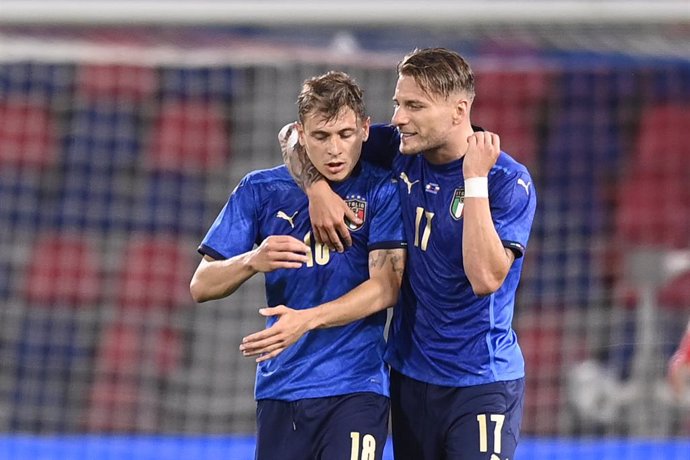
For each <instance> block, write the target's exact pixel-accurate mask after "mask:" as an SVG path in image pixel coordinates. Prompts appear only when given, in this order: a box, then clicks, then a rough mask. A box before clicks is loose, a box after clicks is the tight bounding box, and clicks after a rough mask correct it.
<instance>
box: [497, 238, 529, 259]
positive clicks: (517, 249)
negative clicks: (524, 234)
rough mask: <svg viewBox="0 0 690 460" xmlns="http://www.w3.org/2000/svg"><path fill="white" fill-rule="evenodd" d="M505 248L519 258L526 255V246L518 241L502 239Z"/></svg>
mask: <svg viewBox="0 0 690 460" xmlns="http://www.w3.org/2000/svg"><path fill="white" fill-rule="evenodd" d="M501 243H503V247H504V248H508V249H510V250H512V251H513V252H514V253H515V258H516V259H519V258H520V257H522V256H524V255H525V247H524V246H523V245H522V244H520V243H518V242H517V241H508V240H501Z"/></svg>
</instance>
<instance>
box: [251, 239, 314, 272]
mask: <svg viewBox="0 0 690 460" xmlns="http://www.w3.org/2000/svg"><path fill="white" fill-rule="evenodd" d="M308 252H309V246H307V245H306V244H304V242H302V241H300V240H298V239H297V238H294V237H292V236H289V235H271V236H269V237H268V238H266V239H265V240H263V241H262V242H261V244H260V245H259V247H257V248H256V249H254V250H253V251H251V252H250V253H249V265H250V266H251V267H252V268H253V269H254V270H256V271H257V272H263V273H265V272H272V271H273V270H277V269H279V268H300V267H301V266H302V264H306V263H307V262H308V261H309V258H308V257H307V253H308Z"/></svg>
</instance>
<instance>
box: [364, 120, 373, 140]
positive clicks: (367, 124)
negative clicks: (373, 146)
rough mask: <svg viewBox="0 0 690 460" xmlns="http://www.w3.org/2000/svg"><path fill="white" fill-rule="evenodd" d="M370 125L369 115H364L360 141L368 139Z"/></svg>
mask: <svg viewBox="0 0 690 460" xmlns="http://www.w3.org/2000/svg"><path fill="white" fill-rule="evenodd" d="M370 126H371V117H366V118H365V119H364V121H363V122H362V141H363V142H366V141H367V139H369V127H370Z"/></svg>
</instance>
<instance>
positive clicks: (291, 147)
mask: <svg viewBox="0 0 690 460" xmlns="http://www.w3.org/2000/svg"><path fill="white" fill-rule="evenodd" d="M283 130H286V131H288V132H291V134H285V136H287V137H286V138H284V139H282V138H281V154H282V156H283V163H285V166H287V168H288V171H290V175H291V176H292V178H293V179H294V180H295V182H296V183H297V185H299V187H300V188H301V189H302V190H304V191H307V190H308V189H309V187H310V186H311V185H312V184H313V183H315V182H317V181H319V180H325V179H324V177H323V176H322V175H321V173H319V171H318V170H317V169H316V168H315V167H314V165H313V164H312V162H311V160H309V156H308V155H307V151H306V150H305V149H304V147H302V146H301V145H300V144H299V142H297V141H296V130H295V129H294V127H293V128H292V129H291V130H290V128H283ZM283 135H284V134H283V131H281V136H283Z"/></svg>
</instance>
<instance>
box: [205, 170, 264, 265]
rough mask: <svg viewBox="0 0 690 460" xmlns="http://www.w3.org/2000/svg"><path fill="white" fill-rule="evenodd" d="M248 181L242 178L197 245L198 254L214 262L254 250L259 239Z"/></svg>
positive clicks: (253, 197)
mask: <svg viewBox="0 0 690 460" xmlns="http://www.w3.org/2000/svg"><path fill="white" fill-rule="evenodd" d="M256 201H257V200H256V197H255V194H254V190H253V187H252V186H251V183H250V178H249V177H245V178H244V179H242V180H241V181H240V183H239V184H238V185H237V187H235V190H233V191H232V193H231V194H230V198H229V199H228V201H227V203H225V206H223V209H222V210H221V212H220V214H218V217H216V220H215V221H214V222H213V225H211V228H210V229H209V231H208V233H206V236H205V237H204V239H203V241H202V242H201V244H200V245H199V249H198V250H199V252H200V253H201V254H203V255H208V256H210V257H212V258H214V259H216V260H222V259H229V258H231V257H234V256H236V255H238V254H243V253H245V252H247V251H249V250H251V249H252V248H253V247H254V242H255V241H256V239H257V236H258V219H257V213H256V210H257V209H258V207H257V202H256Z"/></svg>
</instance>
